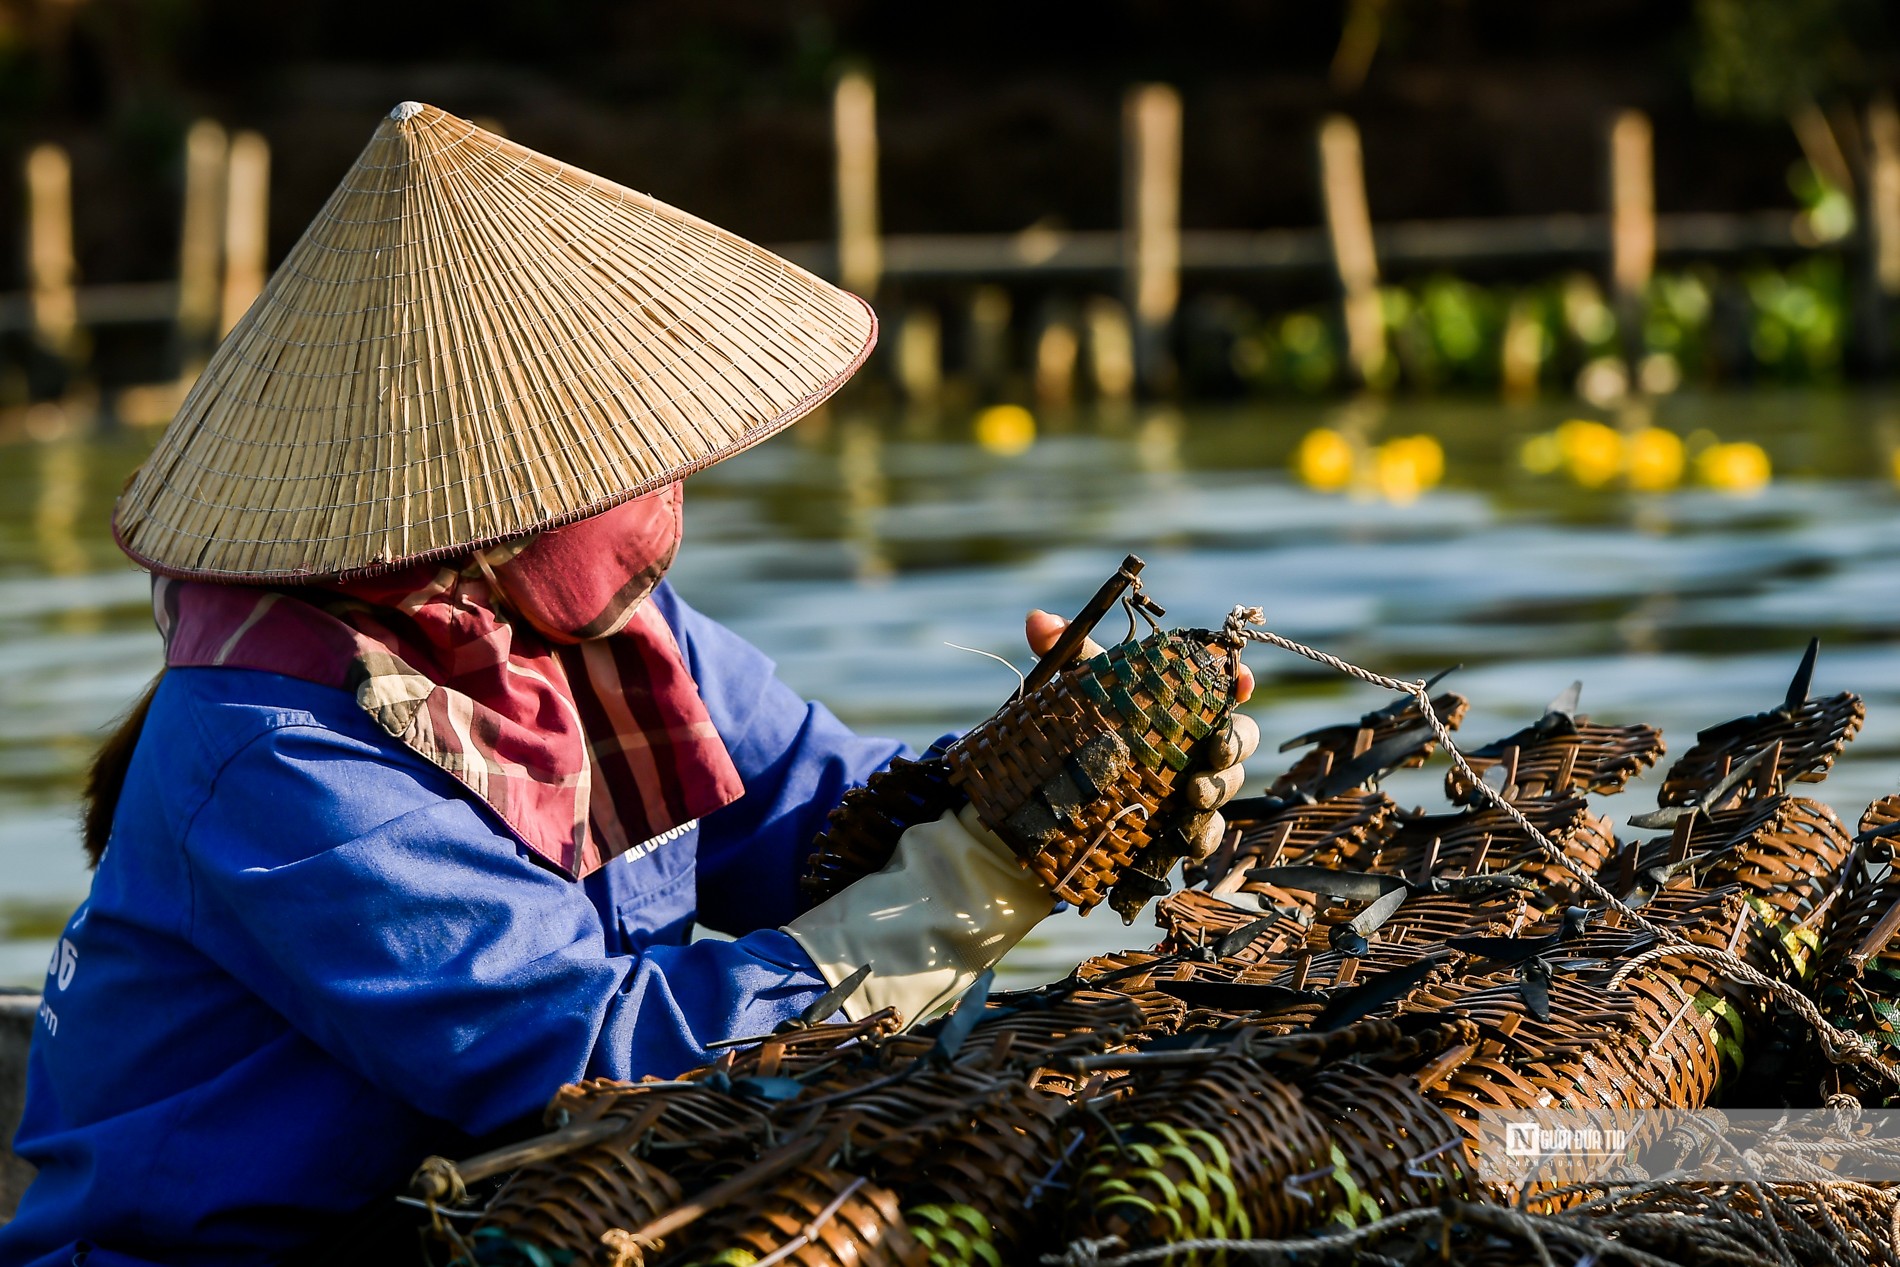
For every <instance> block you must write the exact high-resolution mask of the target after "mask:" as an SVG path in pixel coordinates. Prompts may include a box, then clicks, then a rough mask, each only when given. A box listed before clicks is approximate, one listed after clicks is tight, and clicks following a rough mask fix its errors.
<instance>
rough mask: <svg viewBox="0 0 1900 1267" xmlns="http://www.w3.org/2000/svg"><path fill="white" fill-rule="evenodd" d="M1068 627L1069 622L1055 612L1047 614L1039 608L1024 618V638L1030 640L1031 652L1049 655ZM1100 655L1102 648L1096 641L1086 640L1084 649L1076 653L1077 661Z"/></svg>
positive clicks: (1083, 645)
mask: <svg viewBox="0 0 1900 1267" xmlns="http://www.w3.org/2000/svg"><path fill="white" fill-rule="evenodd" d="M1068 627H1069V622H1068V621H1066V620H1064V619H1063V618H1062V617H1060V616H1058V615H1056V614H1055V613H1054V612H1046V611H1043V610H1042V609H1041V608H1040V607H1038V608H1037V609H1036V610H1034V611H1032V612H1030V613H1029V615H1028V616H1026V617H1024V619H1023V637H1025V638H1026V639H1028V640H1029V649H1030V650H1031V651H1033V652H1035V653H1036V654H1037V655H1039V656H1041V655H1048V654H1049V650H1050V648H1051V647H1054V646H1055V645H1056V639H1058V638H1060V637H1061V636H1062V631H1063V630H1064V629H1067V628H1068ZM1100 654H1102V648H1101V647H1100V646H1098V645H1097V644H1096V642H1095V640H1094V639H1093V638H1085V639H1083V640H1082V649H1081V650H1080V651H1078V652H1076V659H1078V660H1086V659H1088V658H1089V657H1091V656H1098V655H1100Z"/></svg>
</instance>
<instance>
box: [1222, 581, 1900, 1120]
mask: <svg viewBox="0 0 1900 1267" xmlns="http://www.w3.org/2000/svg"><path fill="white" fill-rule="evenodd" d="M1265 623H1266V612H1265V611H1264V610H1263V609H1261V608H1259V607H1245V606H1241V607H1235V608H1234V609H1233V610H1232V611H1231V612H1229V613H1228V614H1227V623H1226V626H1225V628H1224V630H1223V633H1224V635H1225V636H1226V637H1227V638H1229V639H1232V640H1235V641H1247V642H1261V643H1265V644H1267V645H1268V646H1272V647H1278V648H1280V649H1281V650H1282V651H1291V652H1292V653H1293V654H1295V655H1298V656H1304V657H1306V658H1307V659H1308V660H1311V661H1313V662H1314V663H1315V664H1323V665H1325V666H1326V667H1327V668H1329V669H1332V670H1334V671H1335V672H1338V673H1343V674H1345V675H1346V676H1347V677H1350V678H1357V679H1358V680H1359V681H1361V682H1365V683H1367V684H1368V685H1371V686H1377V687H1381V688H1383V689H1385V690H1388V691H1394V692H1396V693H1398V694H1400V695H1409V696H1411V697H1412V699H1413V700H1414V701H1415V702H1416V703H1417V704H1418V709H1419V715H1420V716H1422V717H1423V718H1424V719H1425V721H1426V723H1427V724H1428V725H1430V726H1431V728H1432V733H1433V734H1434V735H1436V736H1437V737H1438V741H1439V742H1440V743H1441V744H1443V745H1444V748H1445V753H1446V755H1447V756H1449V757H1450V758H1451V761H1452V764H1453V765H1454V766H1456V767H1457V768H1458V772H1459V773H1460V774H1462V775H1464V776H1465V778H1466V779H1468V780H1469V781H1470V783H1471V785H1472V786H1473V787H1475V788H1476V789H1477V790H1478V792H1479V794H1480V795H1482V796H1483V797H1484V799H1485V800H1487V801H1489V802H1490V803H1491V805H1492V806H1493V807H1494V808H1496V809H1497V810H1498V811H1499V812H1501V813H1502V814H1504V815H1505V817H1507V818H1509V819H1510V820H1511V821H1512V822H1513V823H1515V824H1516V825H1517V827H1518V828H1519V829H1520V830H1522V831H1523V832H1524V834H1525V835H1527V836H1528V837H1530V839H1531V841H1532V842H1533V843H1534V844H1536V846H1537V847H1538V848H1539V849H1540V850H1542V851H1543V852H1544V854H1545V856H1547V857H1548V858H1549V859H1550V860H1551V861H1552V862H1555V863H1556V864H1557V865H1558V866H1561V867H1562V868H1563V869H1564V870H1566V871H1568V872H1569V873H1570V874H1571V875H1572V876H1573V877H1575V879H1576V881H1577V883H1578V884H1579V885H1580V886H1581V887H1582V888H1583V890H1584V891H1585V892H1587V893H1589V894H1590V895H1591V896H1592V897H1594V898H1596V899H1597V900H1599V901H1601V902H1602V903H1603V904H1604V905H1606V906H1608V907H1609V908H1610V909H1611V910H1614V911H1616V912H1617V913H1618V914H1619V915H1621V916H1622V917H1623V918H1624V919H1626V920H1628V921H1629V922H1630V923H1631V924H1633V925H1635V926H1636V927H1637V928H1640V929H1642V930H1643V931H1644V932H1646V933H1648V934H1649V935H1650V936H1652V937H1654V938H1655V939H1656V940H1657V941H1658V942H1660V943H1661V945H1659V946H1657V947H1656V948H1654V949H1652V950H1647V951H1644V952H1643V953H1642V954H1640V955H1638V956H1637V957H1636V958H1635V959H1634V960H1632V961H1630V962H1629V963H1628V964H1626V965H1625V966H1624V967H1622V968H1621V969H1619V970H1618V972H1617V973H1616V975H1615V976H1614V977H1613V978H1611V982H1610V984H1611V985H1612V986H1620V985H1622V984H1623V982H1624V980H1625V979H1626V978H1627V977H1628V976H1629V974H1630V973H1632V972H1634V971H1636V970H1637V969H1639V968H1641V967H1644V966H1646V965H1648V964H1650V963H1653V962H1655V961H1657V960H1659V959H1665V958H1689V959H1699V960H1701V961H1703V962H1704V963H1707V964H1709V965H1710V966H1712V967H1715V968H1718V969H1720V970H1721V971H1723V972H1724V973H1726V974H1728V975H1729V976H1730V977H1732V978H1734V979H1735V980H1736V981H1738V982H1740V983H1741V984H1743V985H1750V986H1754V987H1755V988H1757V989H1760V990H1765V991H1767V992H1768V993H1769V994H1771V995H1773V996H1774V997H1775V998H1777V999H1779V1000H1781V1001H1782V1002H1783V1003H1785V1004H1787V1006H1788V1007H1789V1009H1790V1010H1792V1011H1793V1012H1794V1013H1795V1014H1796V1015H1797V1016H1799V1017H1800V1018H1801V1019H1802V1020H1803V1021H1805V1022H1807V1024H1808V1025H1809V1026H1810V1027H1812V1028H1813V1030H1814V1032H1815V1034H1816V1035H1817V1036H1818V1037H1819V1038H1820V1040H1821V1049H1822V1051H1823V1052H1825V1053H1826V1054H1827V1057H1828V1059H1829V1060H1831V1061H1833V1062H1834V1063H1835V1064H1853V1065H1863V1066H1866V1067H1867V1068H1869V1069H1871V1070H1873V1072H1875V1073H1876V1074H1878V1075H1879V1076H1880V1077H1881V1078H1883V1079H1885V1080H1886V1081H1887V1082H1889V1083H1891V1084H1892V1085H1894V1086H1895V1087H1900V1068H1896V1067H1894V1066H1892V1065H1890V1064H1888V1063H1887V1062H1886V1061H1884V1060H1882V1059H1881V1051H1880V1048H1879V1047H1877V1046H1876V1045H1875V1044H1874V1043H1872V1042H1870V1041H1868V1040H1867V1039H1865V1038H1862V1037H1861V1036H1860V1035H1859V1034H1855V1033H1852V1032H1850V1031H1848V1030H1844V1029H1840V1028H1839V1027H1837V1026H1835V1025H1834V1024H1832V1023H1831V1022H1830V1021H1828V1019H1827V1018H1826V1017H1824V1016H1822V1015H1821V1010H1820V1009H1819V1008H1817V1007H1816V1006H1815V1005H1814V1001H1813V1000H1812V999H1810V998H1808V996H1807V995H1805V994H1803V993H1802V992H1801V991H1800V990H1797V989H1796V988H1795V987H1793V986H1791V985H1789V984H1788V983H1787V982H1785V981H1779V980H1776V979H1775V978H1773V977H1770V976H1768V975H1766V974H1765V973H1763V972H1761V971H1759V970H1758V969H1756V968H1755V967H1754V966H1753V965H1751V964H1749V963H1748V962H1746V961H1745V960H1743V959H1742V958H1740V957H1739V956H1737V955H1735V954H1733V953H1732V952H1730V951H1726V950H1718V949H1716V948H1714V947H1712V946H1698V945H1696V944H1695V943H1694V942H1691V941H1690V940H1689V939H1688V938H1686V937H1684V936H1683V935H1682V934H1681V933H1680V932H1678V931H1676V930H1675V929H1673V928H1668V927H1665V926H1663V925H1660V924H1656V923H1654V922H1652V921H1651V920H1648V919H1646V918H1644V917H1643V916H1642V915H1641V914H1639V913H1638V912H1637V911H1636V909H1635V908H1634V907H1632V906H1630V905H1629V904H1628V903H1626V902H1624V901H1623V900H1622V899H1621V898H1619V897H1617V896H1616V895H1615V894H1614V893H1612V892H1610V890H1609V889H1607V888H1605V887H1604V886H1603V885H1602V884H1601V883H1600V882H1599V881H1598V880H1597V879H1596V877H1595V876H1592V875H1589V874H1586V873H1585V872H1584V870H1583V869H1582V868H1581V867H1580V866H1578V865H1577V863H1576V861H1575V860H1574V859H1573V858H1571V857H1570V855H1569V854H1567V853H1565V852H1564V851H1563V849H1561V848H1560V847H1559V846H1558V845H1557V844H1556V842H1555V841H1553V840H1551V839H1550V837H1548V836H1546V835H1545V834H1544V833H1543V832H1542V831H1541V830H1539V829H1538V826H1537V824H1535V823H1533V822H1532V821H1531V820H1530V819H1529V818H1528V817H1527V816H1526V815H1525V814H1524V812H1523V811H1522V810H1520V809H1518V808H1517V806H1515V805H1513V804H1512V803H1511V802H1510V801H1509V800H1507V799H1506V798H1505V796H1504V794H1503V793H1501V792H1499V791H1498V790H1497V789H1496V788H1494V787H1492V786H1491V785H1490V784H1489V783H1486V782H1485V781H1484V779H1483V778H1481V777H1480V776H1479V774H1478V772H1477V771H1476V770H1474V769H1472V768H1471V763H1470V762H1468V761H1466V760H1465V754H1464V753H1463V752H1461V751H1459V748H1458V745H1457V743H1456V742H1455V741H1453V739H1452V737H1451V728H1450V727H1449V726H1447V725H1446V724H1445V722H1444V719H1443V718H1441V717H1439V715H1438V710H1437V709H1435V708H1433V707H1432V696H1431V690H1430V689H1429V688H1428V687H1427V686H1426V685H1425V683H1424V681H1423V680H1422V679H1421V680H1419V681H1416V682H1407V681H1404V680H1402V679H1400V678H1394V677H1387V676H1385V675H1384V674H1382V673H1374V672H1373V671H1372V670H1371V669H1366V668H1361V667H1360V666H1359V665H1356V664H1353V663H1351V662H1350V661H1347V660H1342V659H1340V658H1339V657H1338V656H1335V655H1328V654H1327V653H1326V652H1324V651H1320V650H1317V649H1315V648H1313V647H1309V646H1307V645H1306V644H1305V643H1302V642H1295V641H1294V640H1293V639H1291V638H1287V637H1283V636H1282V635H1280V634H1277V633H1274V632H1272V631H1271V630H1269V629H1267V628H1265Z"/></svg>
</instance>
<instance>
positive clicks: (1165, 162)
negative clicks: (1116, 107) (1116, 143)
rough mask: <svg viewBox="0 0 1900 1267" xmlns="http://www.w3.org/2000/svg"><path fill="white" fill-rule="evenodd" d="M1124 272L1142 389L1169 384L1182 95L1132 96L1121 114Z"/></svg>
mask: <svg viewBox="0 0 1900 1267" xmlns="http://www.w3.org/2000/svg"><path fill="white" fill-rule="evenodd" d="M1122 135H1123V154H1124V163H1125V171H1124V179H1125V185H1124V189H1123V214H1122V223H1123V232H1124V234H1125V235H1126V241H1125V243H1124V246H1123V250H1124V257H1123V267H1124V268H1125V269H1126V270H1127V279H1126V282H1125V285H1126V289H1127V292H1128V306H1129V309H1130V310H1131V312H1132V313H1133V317H1134V338H1135V374H1136V378H1137V380H1138V382H1139V384H1140V386H1142V387H1144V388H1149V389H1153V388H1160V387H1165V386H1167V385H1168V384H1169V383H1170V382H1171V381H1172V379H1173V375H1174V367H1173V363H1172V358H1171V357H1170V356H1169V350H1168V341H1169V333H1170V331H1171V329H1172V327H1173V324H1174V310H1175V308H1176V307H1177V306H1178V305H1179V304H1180V301H1181V94H1180V93H1178V92H1176V91H1175V90H1174V89H1173V88H1171V87H1169V86H1168V85H1166V84H1142V85H1141V86H1139V87H1137V88H1134V89H1132V90H1130V92H1129V93H1128V96H1127V99H1126V101H1125V102H1124V105H1123V110H1122Z"/></svg>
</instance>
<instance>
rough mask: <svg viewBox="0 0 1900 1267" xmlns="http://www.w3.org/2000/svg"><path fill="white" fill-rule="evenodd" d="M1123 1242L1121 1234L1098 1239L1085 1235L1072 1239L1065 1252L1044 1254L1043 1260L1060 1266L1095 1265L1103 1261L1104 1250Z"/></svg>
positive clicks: (1118, 1245) (1116, 1246)
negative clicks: (1081, 1237)
mask: <svg viewBox="0 0 1900 1267" xmlns="http://www.w3.org/2000/svg"><path fill="white" fill-rule="evenodd" d="M1121 1244H1122V1238H1121V1237H1119V1236H1104V1237H1101V1238H1099V1239H1097V1240H1089V1239H1088V1238H1086V1237H1084V1238H1083V1239H1081V1240H1076V1241H1070V1242H1069V1248H1068V1249H1067V1250H1066V1251H1064V1252H1063V1253H1060V1254H1044V1255H1043V1256H1042V1261H1043V1262H1045V1263H1050V1264H1056V1265H1058V1267H1095V1265H1096V1264H1097V1263H1100V1262H1101V1261H1102V1251H1103V1250H1105V1249H1118V1248H1120V1247H1121Z"/></svg>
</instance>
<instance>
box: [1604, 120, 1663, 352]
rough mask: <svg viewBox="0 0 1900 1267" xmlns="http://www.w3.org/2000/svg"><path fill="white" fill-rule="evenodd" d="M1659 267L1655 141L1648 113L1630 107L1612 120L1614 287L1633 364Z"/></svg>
mask: <svg viewBox="0 0 1900 1267" xmlns="http://www.w3.org/2000/svg"><path fill="white" fill-rule="evenodd" d="M1655 269H1656V158H1655V141H1654V137H1653V135H1652V133H1651V130H1650V126H1649V116H1647V115H1645V114H1644V113H1643V112H1642V111H1640V110H1625V111H1623V113H1621V114H1619V115H1617V116H1616V121H1615V122H1614V123H1612V124H1611V125H1610V289H1611V292H1612V294H1613V296H1614V301H1615V305H1616V316H1617V321H1618V323H1619V324H1620V325H1621V326H1622V336H1623V348H1624V351H1625V353H1626V355H1627V356H1628V359H1629V360H1630V362H1631V363H1632V364H1634V363H1635V362H1636V361H1637V360H1638V359H1639V358H1640V357H1641V355H1642V338H1643V332H1642V310H1643V292H1644V291H1646V290H1647V289H1648V288H1649V278H1650V274H1651V273H1653V272H1654V271H1655Z"/></svg>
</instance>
